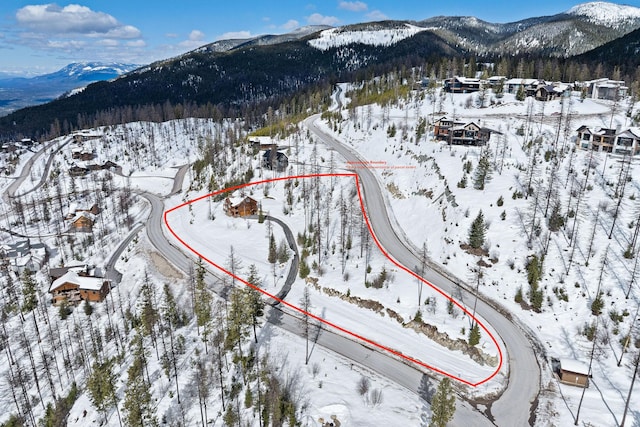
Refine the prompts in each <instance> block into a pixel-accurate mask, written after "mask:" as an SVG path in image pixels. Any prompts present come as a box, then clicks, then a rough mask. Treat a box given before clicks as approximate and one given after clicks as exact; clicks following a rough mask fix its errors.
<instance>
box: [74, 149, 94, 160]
mask: <svg viewBox="0 0 640 427" xmlns="http://www.w3.org/2000/svg"><path fill="white" fill-rule="evenodd" d="M71 158H73V159H74V160H82V161H85V162H86V161H90V160H93V159H94V158H95V153H94V152H93V150H91V149H89V148H87V147H84V146H77V147H73V148H72V149H71Z"/></svg>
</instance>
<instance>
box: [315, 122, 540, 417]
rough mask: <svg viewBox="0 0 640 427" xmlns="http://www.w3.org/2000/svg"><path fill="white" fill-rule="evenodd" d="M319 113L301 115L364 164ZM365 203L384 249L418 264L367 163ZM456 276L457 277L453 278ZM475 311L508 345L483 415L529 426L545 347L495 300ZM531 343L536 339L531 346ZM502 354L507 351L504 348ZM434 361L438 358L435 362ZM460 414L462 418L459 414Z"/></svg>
mask: <svg viewBox="0 0 640 427" xmlns="http://www.w3.org/2000/svg"><path fill="white" fill-rule="evenodd" d="M319 117H320V116H319V115H314V116H311V117H309V118H308V119H306V120H305V125H306V126H307V128H308V129H309V130H310V131H311V132H312V133H313V134H314V135H316V137H317V138H318V139H319V140H320V141H321V142H323V143H324V144H326V145H327V146H328V147H330V148H332V149H334V150H336V151H337V152H338V153H340V154H341V155H342V156H343V157H344V158H345V160H346V161H347V162H354V163H357V164H366V163H365V159H363V158H361V157H360V155H359V154H358V153H356V152H355V151H354V150H353V149H351V148H349V147H347V146H346V145H344V144H342V143H341V141H339V140H337V139H336V138H334V137H333V136H332V135H329V134H327V133H325V132H324V131H322V130H321V129H320V128H318V126H317V125H316V123H315V122H316V121H317V120H318V119H319ZM356 172H357V174H358V176H359V178H360V184H361V186H362V192H363V197H364V202H365V209H366V211H367V216H368V217H369V220H370V222H371V225H372V227H373V230H374V232H375V235H376V237H377V239H378V241H379V242H380V243H381V244H382V246H383V247H384V248H385V250H386V251H387V252H388V253H389V254H390V255H391V256H392V257H393V258H395V259H396V260H397V261H398V262H399V263H400V264H402V265H404V266H406V267H407V268H409V269H413V266H415V265H419V264H420V261H419V257H418V256H417V255H416V252H415V251H414V250H412V249H410V244H408V243H407V242H405V241H403V240H402V239H401V238H400V237H399V236H398V233H397V232H396V230H394V227H393V226H392V224H391V221H390V219H389V215H390V213H389V212H388V211H387V207H386V204H385V200H384V197H383V195H382V192H381V190H380V185H379V184H378V181H377V179H376V177H375V175H374V173H373V172H372V171H371V170H370V169H368V168H358V169H357V170H356ZM431 267H432V268H430V269H429V270H428V272H427V273H426V274H425V277H424V278H425V279H426V280H428V281H429V282H430V283H432V284H435V285H436V286H437V287H439V288H440V289H442V290H443V291H444V292H446V293H448V294H449V295H455V296H456V297H457V299H458V300H463V301H472V300H473V299H474V296H475V294H474V292H473V290H472V289H470V288H468V287H467V286H465V285H464V284H462V283H461V282H460V281H458V280H457V279H455V278H454V277H453V276H452V275H450V274H447V273H446V272H445V271H444V270H443V269H442V268H440V267H439V266H436V265H431ZM454 280H455V282H454ZM479 297H480V298H479V299H478V304H477V307H476V313H477V314H478V316H479V317H480V318H482V319H484V321H486V322H487V323H488V324H490V325H491V326H492V327H493V328H494V330H496V331H497V332H498V334H499V336H500V337H499V338H501V340H502V342H503V343H504V347H503V348H504V349H506V358H507V362H508V364H507V366H508V369H509V372H508V378H509V379H508V384H507V387H506V389H505V390H504V392H503V393H502V394H501V395H500V396H499V397H498V398H497V399H495V400H494V401H493V402H490V403H489V404H488V408H487V410H486V411H485V413H486V416H487V417H488V418H489V419H490V420H491V421H493V422H494V423H495V425H497V426H500V427H502V426H527V425H533V424H534V422H535V410H536V408H537V396H538V393H539V390H540V367H539V365H538V360H537V359H536V356H535V354H536V353H538V354H539V355H541V356H544V348H543V347H542V345H541V344H539V342H538V341H537V339H536V338H535V337H534V336H533V334H532V333H531V332H529V331H527V330H526V329H524V327H523V326H522V325H518V324H516V322H514V321H513V319H512V317H511V315H510V314H509V313H508V312H507V311H506V310H505V309H504V308H502V307H500V306H499V305H497V304H496V303H494V302H492V301H489V300H488V299H486V298H485V297H483V296H482V295H479ZM532 343H535V344H534V345H535V348H534V345H532ZM503 354H505V352H504V351H503ZM435 364H436V365H437V363H435ZM462 415H463V414H460V413H459V412H456V418H455V419H454V423H455V424H456V425H465V423H466V425H476V424H468V422H467V421H468V420H464V419H462V418H461V416H462ZM459 417H460V418H459Z"/></svg>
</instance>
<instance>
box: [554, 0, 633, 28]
mask: <svg viewBox="0 0 640 427" xmlns="http://www.w3.org/2000/svg"><path fill="white" fill-rule="evenodd" d="M566 13H567V14H569V15H577V16H584V17H586V18H588V19H589V21H591V22H593V23H595V24H600V25H606V26H615V25H616V24H619V23H621V22H624V21H627V20H632V19H640V8H637V7H633V6H626V5H621V4H614V3H608V2H603V1H596V2H590V3H582V4H579V5H577V6H574V7H572V8H571V9H569V10H568V11H567V12H566Z"/></svg>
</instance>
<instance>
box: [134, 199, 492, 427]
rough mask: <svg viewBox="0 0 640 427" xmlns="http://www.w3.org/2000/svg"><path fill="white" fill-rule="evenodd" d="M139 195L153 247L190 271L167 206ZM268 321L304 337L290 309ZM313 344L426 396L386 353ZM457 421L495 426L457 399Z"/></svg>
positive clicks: (328, 339) (322, 338)
mask: <svg viewBox="0 0 640 427" xmlns="http://www.w3.org/2000/svg"><path fill="white" fill-rule="evenodd" d="M138 194H140V195H141V196H143V197H144V198H146V199H147V200H148V201H149V203H150V205H151V213H150V215H149V219H148V221H147V235H148V237H149V240H150V241H151V244H152V245H153V246H154V247H155V248H156V250H158V252H160V253H161V254H162V255H163V256H164V257H165V258H166V259H167V260H168V261H169V262H171V263H172V264H173V265H174V266H175V267H176V268H178V269H180V270H182V271H183V272H188V271H189V268H190V266H191V265H192V263H193V259H192V258H191V257H190V256H189V255H187V253H186V252H183V251H182V250H180V249H179V248H178V247H176V246H175V245H173V244H172V243H171V242H169V240H168V239H167V238H166V236H165V235H164V233H163V224H162V223H163V214H164V205H163V201H162V199H161V198H160V197H159V196H157V195H155V194H150V193H138ZM272 220H273V221H276V222H278V221H279V220H277V219H276V218H272ZM281 225H282V224H281ZM284 229H285V233H286V230H287V229H288V227H284ZM287 239H288V241H289V244H290V245H293V247H297V245H296V243H295V239H294V237H293V234H291V235H290V236H289V237H287ZM296 254H297V250H296ZM295 258H296V261H298V257H297V256H296V257H295ZM295 271H296V270H294V268H293V264H292V268H291V270H290V271H289V276H288V277H287V280H286V283H285V286H284V287H283V290H282V291H280V293H279V294H278V296H279V297H284V296H286V295H285V294H284V293H285V292H288V290H287V287H288V289H290V286H291V284H292V283H293V282H294V281H295V279H296V272H295ZM213 277H214V276H213V275H211V274H210V275H207V278H209V279H210V280H209V282H208V285H209V286H210V289H212V290H213V291H214V292H216V293H217V294H218V295H220V296H222V297H225V295H226V294H227V292H228V287H227V288H226V289H225V287H224V286H222V281H221V280H213ZM265 319H266V320H267V321H268V322H269V323H271V324H272V325H274V326H276V327H280V328H282V329H284V330H286V331H288V332H291V333H293V334H295V335H298V336H300V337H304V334H303V331H302V329H301V326H300V321H299V318H298V317H296V316H295V315H294V314H292V313H291V311H290V310H286V311H285V310H283V309H282V308H281V307H280V306H278V305H273V306H272V305H267V306H266V308H265ZM314 343H315V344H317V345H320V346H322V347H324V348H326V349H327V350H330V351H332V352H334V353H337V354H339V355H341V356H343V357H345V358H347V359H349V360H351V361H353V362H354V363H358V364H360V365H361V366H364V367H365V368H367V369H370V370H372V371H375V372H377V373H378V374H380V375H382V376H383V377H385V378H387V379H389V380H390V381H393V382H394V383H396V384H398V385H400V386H403V387H405V388H407V389H408V390H410V391H412V392H414V393H416V394H419V395H420V394H423V387H424V382H425V381H426V378H425V376H424V373H423V372H421V371H419V370H417V369H416V367H414V366H413V365H410V364H407V363H406V362H405V361H403V360H399V359H397V358H395V357H393V356H391V355H388V354H387V353H383V352H380V351H379V350H378V349H373V348H370V347H368V346H366V345H363V344H361V343H359V342H356V341H354V340H352V339H350V338H347V337H345V336H343V335H339V334H337V333H334V332H333V331H331V330H330V329H322V330H318V332H317V334H316V336H315V337H314ZM315 344H314V345H315ZM312 351H313V350H312ZM454 422H455V423H456V425H468V426H474V427H485V426H492V425H494V424H493V423H491V422H490V421H489V420H488V419H486V418H485V417H484V416H483V415H482V414H481V413H480V412H478V411H477V410H475V409H474V408H472V407H471V406H470V405H469V404H468V403H467V402H465V401H463V400H461V399H458V400H457V408H456V418H455V419H454Z"/></svg>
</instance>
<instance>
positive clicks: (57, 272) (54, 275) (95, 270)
mask: <svg viewBox="0 0 640 427" xmlns="http://www.w3.org/2000/svg"><path fill="white" fill-rule="evenodd" d="M69 271H73V272H74V273H76V274H77V275H78V276H81V277H104V273H103V271H102V269H101V268H99V267H96V266H93V265H88V264H71V265H65V266H64V267H53V268H50V269H49V278H50V279H51V281H52V282H53V281H55V280H57V279H59V278H61V277H62V276H64V275H65V274H67V273H68V272H69Z"/></svg>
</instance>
